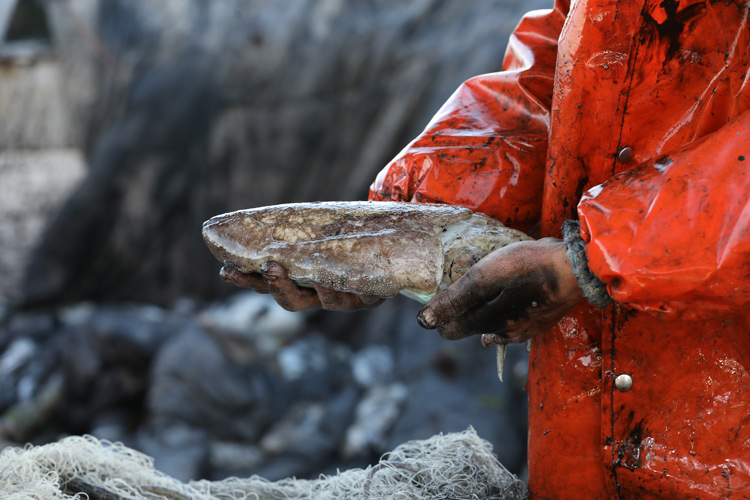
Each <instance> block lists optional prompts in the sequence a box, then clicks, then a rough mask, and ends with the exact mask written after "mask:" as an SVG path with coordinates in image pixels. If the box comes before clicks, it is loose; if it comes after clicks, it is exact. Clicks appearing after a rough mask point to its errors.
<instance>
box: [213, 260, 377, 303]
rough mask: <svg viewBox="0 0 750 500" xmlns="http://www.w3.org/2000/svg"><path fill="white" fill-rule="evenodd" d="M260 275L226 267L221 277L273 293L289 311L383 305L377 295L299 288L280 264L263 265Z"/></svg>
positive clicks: (222, 270)
mask: <svg viewBox="0 0 750 500" xmlns="http://www.w3.org/2000/svg"><path fill="white" fill-rule="evenodd" d="M261 271H262V272H261V273H243V272H242V271H240V270H239V269H237V268H236V267H234V266H230V265H225V266H224V267H222V268H221V271H220V272H219V276H221V279H223V280H224V281H226V282H228V283H234V284H235V285H237V286H240V287H244V288H251V289H253V290H255V291H256V292H258V293H270V294H271V295H272V296H273V298H274V300H275V301H276V302H277V303H278V304H279V305H280V306H281V307H283V308H284V309H286V310H287V311H301V310H302V309H309V308H313V307H322V308H323V309H326V310H329V311H355V310H357V309H366V308H370V307H375V306H378V305H380V304H381V303H382V302H383V300H385V299H383V298H382V297H378V296H377V295H357V294H355V293H347V292H339V291H336V290H333V289H331V288H325V287H322V286H319V285H313V286H314V288H305V287H301V286H299V285H297V283H295V282H294V280H292V279H291V278H289V276H288V275H287V272H286V269H284V267H283V266H282V265H281V264H279V263H278V262H274V261H268V262H266V263H265V264H263V267H262V269H261Z"/></svg>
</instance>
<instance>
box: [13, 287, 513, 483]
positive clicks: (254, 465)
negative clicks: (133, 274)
mask: <svg viewBox="0 0 750 500" xmlns="http://www.w3.org/2000/svg"><path fill="white" fill-rule="evenodd" d="M417 308H418V305H417V304H416V303H413V302H411V301H408V300H405V299H400V298H398V299H392V300H389V301H386V303H385V304H383V305H382V306H380V307H379V308H377V309H376V310H375V311H374V312H373V311H369V312H362V313H352V314H344V313H339V314H329V313H324V312H316V313H289V312H287V311H284V310H283V309H281V308H279V307H278V306H276V304H275V303H274V302H273V301H272V300H270V299H269V298H268V297H267V296H262V295H258V294H254V293H251V292H247V293H239V294H237V295H234V296H232V297H231V298H229V299H227V300H225V301H222V302H217V303H213V304H204V305H199V304H196V303H194V302H191V301H189V300H187V299H185V300H180V301H177V302H175V303H174V305H173V306H172V307H171V308H168V309H167V308H159V307H156V306H153V305H146V304H126V303H117V304H115V303H113V304H94V303H79V304H75V305H72V306H67V307H60V308H56V309H51V310H44V311H11V310H9V308H7V307H0V437H1V438H2V440H3V441H4V443H2V444H3V445H14V444H15V445H19V444H23V443H26V442H32V443H35V444H42V443H45V442H50V441H54V440H57V439H59V438H60V437H62V436H65V435H70V434H91V435H94V436H96V437H98V438H102V439H107V440H111V441H121V442H123V443H125V444H126V445H128V446H130V447H133V448H136V449H140V450H142V451H144V452H146V453H147V454H149V455H151V456H153V457H154V458H155V464H156V467H157V468H159V469H161V470H162V471H164V472H166V473H168V474H170V475H172V476H174V477H176V478H178V479H181V480H189V479H195V478H207V479H221V478H224V477H227V476H240V477H247V476H250V475H252V474H258V475H260V476H263V477H266V478H268V479H271V480H276V479H280V478H284V477H290V476H295V477H298V478H304V477H315V476H317V475H318V474H320V473H335V472H336V470H337V469H341V470H343V469H347V468H352V467H364V466H366V465H367V464H370V463H374V462H376V461H377V460H378V458H379V457H380V455H382V454H383V453H385V452H386V451H388V450H391V449H393V448H395V447H396V446H397V445H399V444H401V443H403V442H406V441H409V440H412V439H424V438H427V437H430V436H432V435H435V434H438V433H440V432H455V431H461V430H464V429H466V428H467V427H469V426H473V427H474V428H475V429H476V430H477V432H478V433H479V435H480V436H481V437H483V438H484V439H487V440H489V441H490V442H492V443H493V444H494V446H495V452H496V453H497V455H498V457H499V458H500V460H501V462H502V463H503V464H505V465H506V467H508V468H509V469H510V470H511V471H512V472H515V473H520V474H523V467H524V463H525V441H526V433H525V429H526V414H527V408H526V397H525V393H524V392H523V386H524V385H525V377H526V369H527V358H526V353H525V350H524V349H523V348H522V347H520V346H518V348H511V349H509V353H508V359H507V361H506V372H505V377H506V382H505V383H504V384H502V383H500V382H499V381H498V380H497V376H496V375H495V355H494V352H493V351H491V350H488V349H483V348H482V347H481V346H480V345H479V342H478V341H477V339H465V340H463V341H459V342H448V341H445V340H443V339H441V338H439V337H438V336H437V335H436V334H435V333H434V332H428V331H425V330H421V329H420V328H419V327H418V326H416V321H415V319H414V318H415V314H416V311H417ZM514 347H516V346H514Z"/></svg>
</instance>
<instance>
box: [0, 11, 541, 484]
mask: <svg viewBox="0 0 750 500" xmlns="http://www.w3.org/2000/svg"><path fill="white" fill-rule="evenodd" d="M548 3H549V2H539V1H534V2H518V1H510V0H506V1H501V0H493V1H486V0H474V1H470V2H454V1H451V0H443V1H439V0H414V1H410V2H402V1H398V0H378V1H364V0H361V1H360V0H358V1H351V2H345V1H338V0H299V1H295V2H284V1H281V0H252V1H248V0H213V1H206V0H163V1H159V2H153V1H151V0H46V1H41V0H40V1H36V0H26V1H24V0H14V1H10V0H2V1H0V41H1V42H2V45H0V113H2V116H3V120H2V121H0V437H1V438H2V439H3V440H4V443H5V445H14V444H16V445H17V444H23V443H25V442H34V443H36V444H40V443H43V442H48V441H53V440H56V439H58V438H59V437H61V436H64V435H69V434H93V435H95V436H97V437H100V438H105V439H110V440H117V441H123V442H124V443H125V444H127V445H128V446H132V447H134V448H137V449H141V450H143V451H145V452H146V453H148V454H150V455H152V456H154V457H155V459H156V465H157V467H158V468H160V469H161V470H163V471H165V472H167V473H169V474H172V475H174V476H175V477H177V478H179V479H181V480H187V479H191V478H211V479H218V478H222V477H226V476H229V475H238V476H248V475H250V474H260V475H262V476H264V477H267V478H269V479H279V478H282V477H288V476H296V477H315V476H316V475H317V474H319V473H324V472H333V471H335V470H336V468H341V469H344V468H350V467H361V466H364V465H366V464H368V463H374V462H375V461H377V458H378V457H379V456H380V455H381V454H382V453H384V452H386V451H388V450H390V449H392V448H394V447H395V446H397V445H398V444H401V443H403V442H405V441H408V440H411V439H423V438H427V437H429V436H432V435H434V434H437V433H440V432H452V431H460V430H463V429H466V428H467V427H468V426H470V425H471V426H473V427H474V428H476V429H477V431H478V433H479V435H480V436H481V437H483V438H485V439H488V440H489V441H491V442H492V443H493V444H494V446H495V451H496V453H497V454H498V456H499V458H500V460H501V461H502V462H503V463H504V464H505V465H506V466H507V467H508V468H509V469H510V470H511V471H513V472H516V473H521V474H522V473H523V467H524V461H525V426H526V402H525V401H526V398H525V393H524V392H523V386H524V384H525V376H526V366H527V365H526V354H525V351H524V350H523V348H522V347H519V348H518V349H510V350H509V356H508V361H507V363H506V380H507V381H506V382H505V383H504V384H501V383H500V382H499V381H498V380H497V377H496V375H495V367H494V363H495V358H494V351H492V350H486V349H483V348H481V347H480V346H479V343H478V341H477V340H476V339H467V340H464V341H460V342H448V341H445V340H442V339H440V338H439V337H438V336H436V335H435V334H434V332H427V331H424V330H421V329H420V328H419V327H418V326H417V324H416V321H415V319H414V318H415V315H416V311H417V308H418V305H417V304H416V303H413V302H410V301H408V300H406V299H402V298H398V299H392V300H389V301H387V302H386V303H385V304H384V305H383V306H381V307H379V308H378V309H376V310H375V311H368V312H360V313H353V314H329V313H325V312H321V311H316V312H307V313H288V312H286V311H283V310H282V309H280V308H278V307H277V306H276V305H275V303H273V302H272V301H269V300H268V298H267V297H264V296H261V295H257V294H253V293H250V292H243V291H240V290H239V289H237V288H234V287H232V286H230V285H227V284H225V283H223V282H222V281H221V280H220V279H219V278H218V274H217V273H218V268H219V265H218V263H217V262H215V261H214V259H213V257H211V255H210V254H209V252H208V251H207V249H206V248H205V246H204V245H203V243H202V241H201V237H200V225H201V223H202V222H203V221H204V220H205V219H207V218H209V217H210V216H212V215H215V214H218V213H223V212H226V211H230V210H234V209H239V208H248V207H253V206H262V205H269V204H274V203H282V202H294V201H312V200H347V199H362V198H363V197H365V196H366V194H367V187H368V185H369V183H370V182H371V180H372V179H373V178H374V176H375V174H376V173H377V171H378V170H379V169H380V168H382V166H383V165H385V164H386V163H387V161H388V160H389V159H390V158H391V157H393V156H394V155H395V154H396V153H397V152H398V150H399V149H400V148H402V147H403V146H404V145H406V144H407V143H408V141H409V140H410V139H411V138H412V137H414V136H415V135H416V134H417V133H418V132H419V131H420V130H421V129H422V128H423V127H424V126H425V125H426V123H427V121H428V120H429V119H430V117H431V116H432V114H434V113H435V111H437V109H438V107H439V106H440V104H441V103H442V102H443V101H444V100H445V99H446V98H447V97H448V96H449V95H450V93H451V92H452V91H453V90H454V89H455V87H456V86H457V85H458V84H459V83H460V82H461V81H463V80H464V79H466V78H468V77H470V76H473V75H475V74H480V73H483V72H487V71H494V70H497V69H499V68H500V65H501V62H502V55H503V52H504V47H505V44H506V42H507V39H508V36H509V33H510V30H511V29H512V28H513V27H514V26H515V24H516V23H517V22H518V19H519V18H520V16H521V15H522V14H523V13H524V12H525V11H527V10H531V9H533V8H541V7H548ZM4 12H5V14H4Z"/></svg>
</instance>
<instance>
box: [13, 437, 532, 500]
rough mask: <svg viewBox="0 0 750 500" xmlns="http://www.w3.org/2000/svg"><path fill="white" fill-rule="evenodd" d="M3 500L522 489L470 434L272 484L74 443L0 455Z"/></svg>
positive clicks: (507, 493)
mask: <svg viewBox="0 0 750 500" xmlns="http://www.w3.org/2000/svg"><path fill="white" fill-rule="evenodd" d="M0 491H2V492H3V496H2V498H3V499H6V500H31V499H33V500H52V499H66V500H70V499H75V500H85V499H86V498H88V499H89V500H97V499H99V500H113V499H117V500H134V499H137V500H146V499H148V500H158V499H168V500H219V499H221V500H224V499H226V500H240V499H252V500H261V499H262V500H277V499H278V500H297V499H353V500H358V499H361V500H368V499H373V500H374V499H392V500H406V499H408V500H418V499H430V500H440V499H445V500H448V499H450V500H462V499H466V500H469V499H471V500H480V499H482V500H484V499H487V500H490V499H491V500H516V499H525V498H526V497H527V490H526V485H525V484H524V483H523V481H521V480H519V479H517V478H516V477H515V476H514V475H513V474H511V473H510V472H508V470H507V469H505V467H503V466H502V465H501V464H500V462H498V460H497V458H496V457H495V456H494V454H493V453H492V445H491V444H490V443H488V442H487V441H485V440H483V439H481V438H479V436H477V434H476V432H475V431H474V429H471V428H469V429H467V430H466V431H464V432H459V433H451V434H445V435H443V434H440V435H438V436H433V437H432V438H430V439H427V440H424V441H410V442H408V443H405V444H403V445H401V446H399V447H398V448H396V449H395V450H393V451H392V452H390V453H387V454H386V455H384V456H383V458H382V459H381V460H380V462H379V463H378V464H377V465H375V466H370V467H368V468H367V469H364V470H363V469H352V470H347V471H343V472H339V473H338V474H336V475H335V476H321V477H320V478H318V479H312V480H305V479H283V480H281V481H276V482H271V481H267V480H265V479H263V478H260V477H257V476H253V477H250V478H247V479H240V478H231V479H225V480H223V481H191V482H189V483H183V482H181V481H178V480H177V479H174V478H172V477H169V476H167V475H166V474H163V473H162V472H160V471H158V470H156V469H154V466H153V459H152V458H151V457H149V456H147V455H144V454H143V453H140V452H138V451H135V450H133V449H130V448H127V447H126V446H124V445H122V444H121V443H110V442H107V441H100V440H98V439H96V438H94V437H91V436H83V437H79V436H74V437H68V438H65V439H62V440H61V441H59V442H57V443H52V444H46V445H43V446H27V447H25V448H6V449H5V450H3V452H2V453H0Z"/></svg>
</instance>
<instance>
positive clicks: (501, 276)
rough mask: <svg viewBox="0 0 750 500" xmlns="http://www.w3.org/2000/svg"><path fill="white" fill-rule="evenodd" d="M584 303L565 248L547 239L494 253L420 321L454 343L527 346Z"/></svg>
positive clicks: (424, 310) (430, 305) (443, 295)
mask: <svg viewBox="0 0 750 500" xmlns="http://www.w3.org/2000/svg"><path fill="white" fill-rule="evenodd" d="M582 299H583V293H582V291H581V288H580V287H579V286H578V282H577V281H576V278H575V276H574V275H573V271H572V270H571V266H570V262H569V260H568V257H567V255H566V248H565V244H564V243H563V242H562V241H560V240H557V239H554V238H544V239H541V240H538V241H523V242H519V243H514V244H512V245H508V246H506V247H503V248H500V249H498V250H495V251H494V252H492V253H490V254H489V255H487V256H486V257H484V258H483V259H482V260H480V261H479V262H477V263H476V264H475V265H474V266H473V267H472V268H471V269H469V271H468V272H467V273H466V275H464V276H463V277H462V278H461V279H459V280H458V281H456V282H455V283H453V284H452V285H451V286H449V287H448V288H446V289H445V290H443V291H442V292H440V293H438V294H437V295H436V296H435V297H434V298H433V299H432V300H430V301H429V302H428V303H427V304H425V306H424V307H423V308H422V309H421V310H420V311H419V314H418V316H417V319H418V321H419V323H420V325H422V326H423V327H424V328H429V329H435V328H436V329H437V330H438V332H439V333H440V335H441V336H442V337H444V338H446V339H450V340H457V339H460V338H464V337H468V336H471V335H478V334H482V335H483V337H482V343H483V344H485V345H491V344H505V343H509V342H523V341H525V340H527V339H529V338H531V337H533V336H535V335H539V334H541V333H543V332H545V331H547V330H549V329H550V328H551V327H552V326H554V325H555V324H556V323H557V322H558V321H559V320H560V319H561V318H562V317H563V316H564V315H565V314H566V313H567V312H568V311H570V310H571V309H572V308H573V307H574V306H575V305H576V304H578V303H579V302H580V301H581V300H582Z"/></svg>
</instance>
